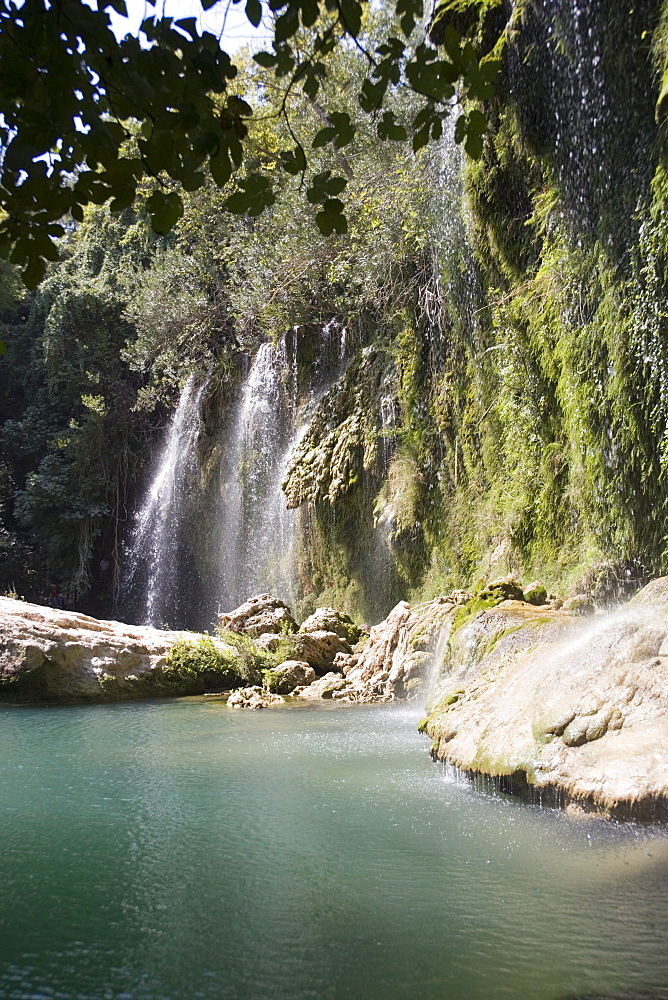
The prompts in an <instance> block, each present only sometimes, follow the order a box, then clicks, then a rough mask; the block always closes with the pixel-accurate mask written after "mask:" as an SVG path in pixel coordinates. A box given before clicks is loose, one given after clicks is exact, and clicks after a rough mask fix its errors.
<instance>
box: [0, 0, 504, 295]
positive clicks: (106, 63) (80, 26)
mask: <svg viewBox="0 0 668 1000" xmlns="http://www.w3.org/2000/svg"><path fill="white" fill-rule="evenodd" d="M215 3H216V0H213V2H211V0H205V2H204V7H205V8H209V7H211V6H214V5H215ZM443 6H444V7H448V6H449V4H448V3H445V4H444V5H443ZM112 9H113V10H115V11H116V12H118V13H120V14H122V15H124V14H126V5H125V0H113V3H111V4H110V5H109V6H107V7H106V8H101V9H99V10H98V9H95V8H91V7H90V6H88V5H87V4H86V3H84V2H83V0H58V2H56V3H47V2H46V0H26V2H25V3H23V4H22V5H21V6H20V7H17V6H15V5H14V4H13V3H9V2H7V3H6V5H5V8H4V10H2V11H0V19H1V21H2V32H1V33H0V59H2V63H3V66H4V67H5V71H4V73H3V76H2V81H0V113H1V115H2V125H1V127H0V140H1V141H2V145H3V147H4V150H5V153H4V156H3V159H2V184H1V186H0V208H1V209H2V210H3V212H4V213H5V214H4V217H3V218H2V220H1V221H0V251H1V252H2V253H3V254H4V255H5V256H11V260H12V261H14V262H16V263H17V264H20V265H22V266H24V268H25V269H24V271H23V280H24V282H25V283H26V285H27V286H28V287H31V288H32V287H35V286H36V285H37V283H38V282H39V281H40V280H41V279H42V277H43V276H44V274H45V271H46V264H45V261H46V260H57V259H58V256H59V254H58V246H57V242H56V241H57V240H58V239H59V238H61V237H62V236H63V235H64V233H65V229H64V226H63V220H64V219H66V218H67V217H71V218H72V219H74V220H76V221H77V222H81V221H83V218H84V209H85V207H86V206H88V205H91V204H94V205H101V204H104V203H106V202H110V206H111V209H112V211H121V210H123V209H126V208H128V207H129V206H131V205H132V204H133V203H134V202H135V201H136V200H137V198H138V197H141V198H142V199H143V200H144V204H145V207H146V210H147V212H148V213H149V215H150V217H151V221H152V225H153V229H154V230H155V232H157V233H166V232H168V231H169V230H170V229H172V227H173V226H174V225H175V223H176V222H177V221H178V219H179V218H180V217H181V216H182V214H183V197H182V191H186V192H187V191H196V190H198V189H199V188H201V187H202V185H203V184H204V183H205V180H206V177H207V175H208V176H210V177H211V178H212V179H213V181H214V182H215V184H216V185H217V186H218V187H219V188H225V187H226V186H227V185H228V184H229V182H230V181H231V180H232V179H233V178H234V180H235V188H236V190H234V191H233V192H232V193H230V194H229V195H228V196H227V198H226V200H225V207H226V208H227V209H228V210H229V211H230V212H232V213H235V214H238V215H247V216H249V217H250V218H253V217H255V216H258V215H260V214H261V213H262V212H263V211H264V210H265V209H266V208H268V207H270V206H271V205H273V204H274V203H275V201H276V193H275V190H274V187H275V185H274V182H273V174H274V172H275V170H276V169H279V170H282V171H284V172H285V173H287V174H288V175H289V176H300V177H301V178H302V179H305V178H306V177H307V175H308V185H307V187H306V197H307V200H308V202H309V203H310V204H312V205H314V206H316V208H317V209H318V211H317V212H316V214H315V221H316V223H317V225H318V228H319V229H320V232H321V233H323V235H325V236H329V235H331V234H332V233H343V232H345V231H346V227H347V223H346V219H345V216H344V214H343V209H344V205H343V202H342V201H341V200H340V198H339V195H341V194H342V192H343V191H344V189H345V187H346V185H347V181H348V178H347V177H346V176H345V174H344V175H342V174H337V173H333V172H332V169H331V167H330V168H326V169H324V170H321V171H313V170H311V169H310V166H311V165H310V162H309V160H308V159H307V155H306V147H305V145H304V143H303V142H302V141H300V139H299V138H298V137H297V135H296V134H295V131H294V128H293V121H292V118H291V114H290V110H291V109H290V107H289V101H288V98H289V97H290V95H291V93H292V92H293V91H298V92H299V93H301V94H303V95H304V97H305V98H306V99H307V100H308V101H310V102H311V103H312V104H315V102H316V100H317V99H318V98H319V96H320V95H321V93H322V92H323V91H324V89H325V83H326V81H327V79H328V75H329V65H330V61H331V56H332V53H335V52H336V51H337V49H339V48H341V47H342V46H343V47H345V46H346V45H348V44H351V43H352V44H354V45H355V46H357V47H358V48H359V49H360V50H361V51H363V52H364V54H365V56H366V59H367V60H368V66H367V69H366V73H365V74H364V76H363V79H361V81H359V89H358V99H359V105H360V106H361V108H362V109H363V110H364V111H365V112H366V113H367V114H370V115H373V116H374V120H375V130H376V134H377V137H378V138H379V139H380V140H391V141H405V140H407V139H408V138H409V135H410V136H411V139H412V146H413V149H414V150H418V149H420V148H421V147H422V146H425V145H427V144H428V142H429V141H430V140H431V139H436V140H437V139H438V138H440V136H441V133H442V128H443V119H444V118H445V117H447V116H448V115H449V113H450V110H451V103H452V99H453V97H454V96H455V93H456V86H457V84H458V83H459V82H461V84H462V86H463V87H464V91H465V93H466V95H467V96H468V98H469V99H471V100H485V99H487V98H488V97H489V96H490V94H491V93H492V90H493V80H494V77H495V75H496V71H497V68H498V67H497V64H496V62H494V61H493V60H487V61H483V62H479V61H478V59H477V57H476V54H475V50H474V48H473V46H472V45H471V43H470V42H467V41H464V40H462V38H461V37H460V35H459V34H458V32H457V31H456V29H455V28H454V27H453V26H452V25H449V26H447V27H446V29H445V31H444V32H443V34H442V39H441V46H440V48H439V47H437V46H435V45H434V44H432V43H430V42H429V40H428V39H425V38H424V31H423V29H421V27H420V23H421V19H422V16H423V2H422V0H396V4H395V15H396V22H398V23H397V24H396V27H395V25H392V27H391V30H389V31H388V32H386V33H385V34H384V35H383V36H381V37H380V38H374V37H372V36H369V34H368V32H367V30H366V24H365V14H367V13H368V11H369V10H370V9H371V6H370V3H369V0H362V2H358V0H308V2H304V0H269V3H268V4H267V5H266V6H265V5H264V4H263V3H262V2H261V0H247V3H246V7H245V11H246V16H247V17H248V20H249V21H250V23H251V24H253V25H255V26H257V25H259V24H260V22H261V20H262V17H263V14H265V13H271V15H272V31H273V43H272V51H264V52H259V53H256V55H255V56H254V59H255V62H256V63H257V64H258V65H259V66H261V67H264V68H265V69H266V70H271V71H273V77H274V80H275V81H276V84H277V85H278V87H279V88H280V90H281V94H282V98H281V101H280V107H279V109H278V111H277V114H279V115H280V117H281V118H282V119H283V120H284V122H285V126H286V131H287V133H288V135H289V136H290V137H291V142H290V143H288V148H282V149H278V150H276V151H275V153H274V155H273V157H272V158H271V161H270V162H267V163H266V164H264V169H252V170H250V171H247V172H245V173H244V172H242V171H241V169H240V168H241V167H242V163H243V160H244V156H245V154H246V140H247V138H248V135H249V126H248V119H249V118H250V116H251V115H252V113H253V109H252V107H251V106H250V105H249V103H248V101H247V100H246V99H245V98H246V95H245V94H243V95H241V96H240V95H239V94H238V92H237V78H238V76H239V67H238V65H236V64H235V63H233V62H232V60H231V58H230V56H229V55H228V54H227V53H226V52H225V51H223V49H222V48H221V47H220V43H219V39H218V38H216V36H215V35H213V34H211V33H210V32H207V31H204V32H203V33H201V34H200V33H199V31H198V29H197V22H196V19H195V18H181V19H178V20H175V19H172V18H168V17H164V16H162V17H161V16H160V14H159V13H158V12H157V10H156V12H155V13H154V14H153V15H152V16H149V17H147V18H146V19H145V20H144V21H143V23H142V26H141V33H140V36H139V37H133V36H131V35H128V36H126V37H125V38H123V39H122V40H121V41H120V42H117V41H116V38H115V36H114V34H113V32H112V30H111V26H110V18H109V12H110V11H111V10H112ZM367 20H368V18H367ZM54 79H55V80H57V81H58V85H57V86H53V85H52V81H53V80H54ZM399 85H406V86H408V87H410V88H412V90H413V91H414V93H415V94H416V95H418V96H419V99H420V103H419V107H418V109H417V111H416V114H415V115H414V116H413V118H412V121H411V123H410V126H409V127H408V128H407V127H406V126H405V125H404V124H403V123H402V122H401V121H399V120H398V119H397V117H396V113H395V111H394V110H393V109H392V107H391V94H392V93H393V92H394V91H395V90H396V88H397V87H398V86H399ZM388 103H389V104H390V106H389V107H388ZM322 118H323V121H324V127H321V128H320V129H319V131H318V132H317V134H316V135H315V137H314V138H313V140H312V143H311V146H312V148H314V149H319V148H321V147H325V146H326V147H331V151H332V154H333V155H332V160H333V161H335V160H336V159H337V156H338V157H340V150H342V149H343V148H344V147H346V146H348V145H349V144H350V143H351V142H352V141H353V139H354V137H355V132H356V125H355V122H354V121H353V120H352V119H351V116H350V113H349V112H348V111H344V110H341V109H340V108H338V107H336V106H332V107H327V108H326V109H324V110H322ZM486 127H487V125H486V121H485V118H484V116H483V114H482V113H481V112H480V111H479V110H477V109H473V110H470V111H468V112H466V113H462V114H460V116H459V118H458V121H457V140H458V141H459V142H464V144H465V146H466V148H467V150H468V152H469V153H470V154H471V155H472V156H480V154H481V151H482V135H483V133H484V132H485V130H486ZM147 180H150V181H151V182H152V183H151V184H150V185H149V189H148V190H147V189H146V186H145V182H146V181H147ZM146 195H147V196H146Z"/></svg>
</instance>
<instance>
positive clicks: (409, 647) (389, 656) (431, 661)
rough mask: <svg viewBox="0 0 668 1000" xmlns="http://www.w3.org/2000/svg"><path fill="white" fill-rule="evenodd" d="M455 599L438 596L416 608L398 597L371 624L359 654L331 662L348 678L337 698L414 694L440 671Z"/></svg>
mask: <svg viewBox="0 0 668 1000" xmlns="http://www.w3.org/2000/svg"><path fill="white" fill-rule="evenodd" d="M455 607H456V604H455V598H453V597H452V596H447V597H438V598H436V599H435V600H433V601H429V602H427V603H426V604H424V605H421V606H420V607H418V608H416V609H411V607H410V605H409V604H408V603H407V602H406V601H401V602H400V603H399V604H397V606H396V607H395V608H393V609H392V611H391V612H390V613H389V615H388V616H387V618H386V619H385V620H384V621H382V622H380V623H379V624H378V625H375V626H374V627H373V628H372V629H371V634H370V637H369V641H368V642H367V643H366V644H365V646H364V649H363V650H362V651H361V652H360V653H355V654H353V655H352V656H345V657H344V656H337V657H336V660H335V666H336V667H337V668H339V669H341V670H343V673H344V675H345V678H346V682H347V683H346V687H345V689H341V690H340V691H338V692H336V698H337V700H348V701H351V702H373V701H380V702H385V701H394V700H396V699H402V698H406V697H409V698H410V697H417V696H418V695H419V694H420V692H421V691H424V690H425V689H426V687H428V679H429V677H430V675H434V676H435V674H436V673H437V671H438V666H439V663H440V661H441V659H442V657H443V654H444V649H445V645H446V642H447V637H448V635H449V633H450V626H451V623H452V617H453V614H454V610H455Z"/></svg>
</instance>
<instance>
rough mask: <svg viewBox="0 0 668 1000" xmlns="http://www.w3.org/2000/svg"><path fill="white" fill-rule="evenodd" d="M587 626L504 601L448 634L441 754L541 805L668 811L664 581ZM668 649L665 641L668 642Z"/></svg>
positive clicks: (659, 815) (435, 735)
mask: <svg viewBox="0 0 668 1000" xmlns="http://www.w3.org/2000/svg"><path fill="white" fill-rule="evenodd" d="M645 589H646V590H647V591H648V593H646V594H643V592H641V593H640V594H639V595H637V597H636V598H634V600H632V601H631V602H629V604H628V605H626V606H625V607H623V608H621V609H619V610H618V611H616V612H614V613H612V614H609V615H605V616H599V617H595V618H593V619H590V620H589V621H584V620H583V619H582V618H581V617H579V616H578V615H576V614H573V613H567V612H565V611H564V610H562V611H558V610H553V609H548V608H545V607H540V608H532V607H531V606H529V605H527V604H521V603H520V602H517V601H505V602H503V603H502V604H500V605H498V606H497V607H495V608H492V609H490V610H487V611H483V612H481V613H479V614H478V615H476V616H475V618H474V620H473V621H471V622H470V623H467V624H466V625H465V626H464V627H463V628H462V629H461V630H460V631H459V632H458V633H457V634H456V635H455V636H454V637H453V639H452V641H451V643H450V652H449V660H448V670H447V672H446V674H445V675H444V676H443V677H442V679H441V686H440V691H439V697H438V698H437V700H436V702H435V703H434V704H433V706H432V712H431V715H430V716H429V718H428V720H426V721H425V723H424V725H423V728H424V729H425V731H426V732H427V733H428V734H429V735H430V736H431V737H432V739H433V740H434V751H433V752H434V756H436V757H437V758H438V759H440V760H444V761H448V762H449V763H451V764H454V765H455V766H457V767H459V768H461V769H462V770H463V771H466V772H470V773H474V772H481V773H484V774H487V775H491V776H492V777H494V778H498V779H499V780H502V781H503V782H504V787H506V788H508V787H510V788H514V789H516V790H522V789H523V788H527V787H528V788H531V787H533V788H536V789H538V790H539V791H540V793H541V795H542V797H543V801H547V802H549V801H555V802H556V801H559V802H561V803H562V804H564V805H566V804H569V803H570V804H575V805H576V806H577V807H578V808H582V809H584V810H590V811H597V812H599V813H601V814H603V815H608V816H614V817H617V818H620V819H626V818H636V819H649V820H653V819H665V818H667V817H668V755H667V754H666V752H665V746H666V742H667V741H668V656H665V655H662V653H663V651H664V650H668V642H667V641H666V640H667V637H668V600H666V595H667V594H668V580H665V581H663V582H662V583H661V582H659V581H653V583H652V584H650V585H649V587H648V588H645ZM664 644H665V645H664Z"/></svg>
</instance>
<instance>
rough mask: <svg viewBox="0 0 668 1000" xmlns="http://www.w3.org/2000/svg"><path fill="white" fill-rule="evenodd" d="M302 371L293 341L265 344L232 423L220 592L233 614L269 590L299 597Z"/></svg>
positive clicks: (223, 495)
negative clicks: (287, 492)
mask: <svg viewBox="0 0 668 1000" xmlns="http://www.w3.org/2000/svg"><path fill="white" fill-rule="evenodd" d="M291 339H293V338H291ZM295 367H296V346H295V344H294V343H290V345H289V344H288V338H287V337H285V336H284V337H282V338H281V339H280V340H279V342H278V344H276V345H274V344H272V343H266V344H262V345H261V346H260V348H259V350H258V352H257V354H256V356H255V359H254V361H253V363H252V365H251V368H250V371H249V373H248V376H247V378H246V379H245V381H244V384H243V386H242V390H241V395H240V399H239V403H238V406H237V409H236V412H235V414H234V417H233V420H232V425H231V428H230V441H229V446H228V449H227V454H226V455H225V456H224V465H225V474H224V478H223V485H222V489H221V492H220V507H219V511H218V516H217V521H218V546H219V550H220V556H219V563H220V570H221V577H220V582H219V586H218V593H219V597H220V602H221V605H222V606H223V607H224V608H226V609H227V610H230V609H232V608H233V607H235V606H237V605H238V604H241V603H242V601H244V600H246V599H247V598H248V597H250V596H252V595H253V594H257V593H264V592H266V591H271V592H272V593H276V594H278V595H279V596H280V597H281V598H283V599H284V600H286V601H293V600H294V597H295V591H296V581H295V565H294V546H295V536H296V523H297V516H298V515H297V512H296V511H292V510H288V509H287V507H286V503H285V497H284V496H283V492H282V490H281V482H282V480H283V473H284V470H285V466H286V464H287V460H288V458H289V456H290V454H291V453H292V450H293V448H294V446H295V438H296V436H297V435H298V433H299V430H298V429H297V428H296V426H295V425H296V419H297V408H298V399H297V379H296V372H295Z"/></svg>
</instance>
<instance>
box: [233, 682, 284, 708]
mask: <svg viewBox="0 0 668 1000" xmlns="http://www.w3.org/2000/svg"><path fill="white" fill-rule="evenodd" d="M284 704H285V698H282V697H281V696H280V694H273V693H272V692H271V691H266V690H265V689H264V688H261V687H257V686H253V687H247V688H239V690H238V691H233V692H232V694H231V695H230V697H229V698H228V699H227V707H228V708H251V709H259V708H271V706H272V705H284Z"/></svg>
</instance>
